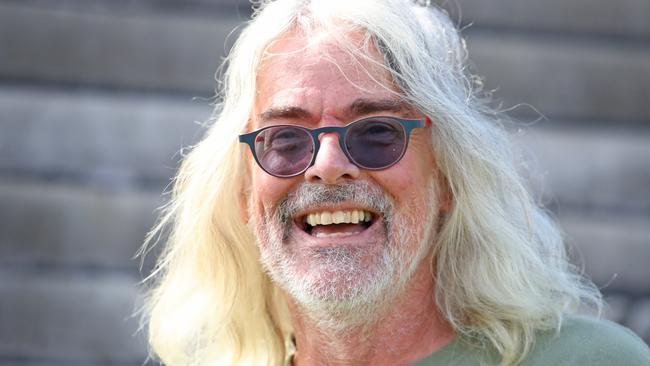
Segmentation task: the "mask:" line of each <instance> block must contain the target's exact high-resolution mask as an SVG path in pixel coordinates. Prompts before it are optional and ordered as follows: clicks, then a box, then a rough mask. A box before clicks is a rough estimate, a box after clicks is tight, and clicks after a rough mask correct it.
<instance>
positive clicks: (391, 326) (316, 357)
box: [289, 258, 454, 366]
mask: <svg viewBox="0 0 650 366" xmlns="http://www.w3.org/2000/svg"><path fill="white" fill-rule="evenodd" d="M429 259H430V258H425V260H423V261H422V263H421V264H420V265H419V267H418V268H417V270H416V271H415V273H414V274H413V276H412V278H411V279H410V280H409V281H408V283H407V284H406V286H405V288H404V289H403V291H402V292H401V294H400V295H399V296H397V297H396V298H395V299H394V300H393V301H392V302H391V303H390V304H388V306H385V307H384V308H383V309H380V310H378V311H377V312H373V311H372V310H371V309H365V311H367V313H368V323H366V324H364V325H360V326H358V325H357V326H351V327H345V326H338V327H330V326H327V321H325V322H323V314H319V315H318V316H314V315H313V314H311V313H310V312H309V310H308V309H304V308H301V307H300V305H298V304H296V303H295V302H293V301H291V300H289V309H290V312H291V315H292V322H293V326H294V334H295V337H296V347H297V352H296V354H295V356H294V360H293V364H294V366H302V365H403V364H409V363H412V362H414V361H417V360H419V359H421V358H424V357H426V356H427V355H429V354H431V353H433V352H435V351H437V350H438V349H440V348H442V347H444V346H445V345H446V344H447V343H449V342H450V341H451V340H452V339H453V337H454V333H453V330H452V328H451V326H450V325H449V324H448V323H447V322H446V321H444V319H443V318H442V317H441V316H440V313H439V311H438V308H437V306H436V303H435V300H434V296H433V289H434V281H433V276H432V275H431V272H430V268H429V263H430V261H429ZM373 315H374V316H373ZM335 321H336V320H332V322H335Z"/></svg>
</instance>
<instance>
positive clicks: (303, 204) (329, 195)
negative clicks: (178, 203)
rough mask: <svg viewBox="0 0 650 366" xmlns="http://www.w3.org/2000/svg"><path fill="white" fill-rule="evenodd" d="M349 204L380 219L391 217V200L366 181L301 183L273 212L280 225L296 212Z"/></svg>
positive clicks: (291, 217) (287, 221)
mask: <svg viewBox="0 0 650 366" xmlns="http://www.w3.org/2000/svg"><path fill="white" fill-rule="evenodd" d="M343 202H346V203H352V204H354V205H358V206H359V207H364V208H366V209H370V210H372V211H375V212H377V213H380V214H382V216H383V217H384V219H387V218H389V217H391V216H392V212H393V203H392V199H391V198H390V197H389V196H388V195H387V194H386V193H385V192H384V191H383V190H382V189H381V188H379V187H377V186H376V185H372V184H370V183H368V182H367V181H355V182H347V183H344V184H337V185H331V184H320V183H303V184H301V185H300V186H298V188H296V189H295V190H294V191H292V192H290V193H289V194H287V196H286V197H285V198H284V199H283V200H282V201H281V202H280V204H279V205H278V208H277V211H276V213H277V214H278V215H279V219H280V221H281V222H282V223H284V224H287V223H289V222H290V221H291V220H292V219H293V217H294V216H295V214H296V213H297V212H299V211H302V210H305V209H307V208H311V207H315V206H323V205H328V204H337V203H343Z"/></svg>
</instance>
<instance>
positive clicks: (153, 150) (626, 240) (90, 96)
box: [0, 0, 650, 365]
mask: <svg viewBox="0 0 650 366" xmlns="http://www.w3.org/2000/svg"><path fill="white" fill-rule="evenodd" d="M444 6H446V7H447V8H448V9H449V11H450V13H451V14H452V16H453V17H454V18H455V19H459V22H460V24H461V25H462V26H465V25H468V24H470V23H471V24H472V26H471V27H469V28H468V29H466V30H465V34H466V36H467V37H468V45H469V48H470V55H471V59H472V60H473V64H474V67H475V68H476V69H477V71H478V72H479V73H481V74H482V75H484V76H485V80H486V85H487V87H488V88H490V89H495V96H496V97H497V99H498V100H500V101H501V102H502V103H503V105H504V108H508V109H511V110H510V112H509V113H510V114H511V115H512V116H513V117H514V118H516V119H518V120H521V121H523V123H522V124H513V125H512V126H511V127H512V130H513V138H514V139H515V140H516V141H517V142H518V143H519V147H520V148H521V153H522V156H523V157H524V158H525V161H526V164H527V165H528V166H529V167H531V168H532V170H533V171H535V172H537V173H539V174H534V175H535V177H536V178H535V179H534V180H533V181H532V183H533V184H534V186H535V187H536V189H537V190H538V191H539V192H540V194H541V196H542V197H543V200H544V201H545V202H547V205H548V207H549V209H550V210H552V211H553V212H554V215H556V216H557V217H558V219H559V220H560V222H561V223H562V225H563V227H564V228H565V230H566V233H567V238H568V240H569V242H570V243H571V244H572V245H574V247H575V250H574V257H575V260H576V261H577V262H579V263H582V264H583V265H584V266H585V270H586V272H587V273H588V274H589V275H591V276H592V277H593V278H594V280H595V281H596V282H597V283H598V284H599V285H600V286H602V288H603V291H604V293H605V294H606V296H607V299H608V301H609V304H610V306H609V307H608V310H607V312H606V316H608V317H610V318H611V319H614V320H615V321H618V322H621V323H623V324H625V325H627V326H629V327H630V328H632V329H633V330H634V331H635V332H637V334H639V335H640V336H641V337H643V338H644V339H645V340H646V342H650V281H649V279H650V266H649V262H650V163H649V161H650V103H649V101H650V22H648V21H647V19H648V16H649V15H650V3H649V2H648V1H646V0H619V1H616V2H612V1H605V0H549V1H534V0H461V1H457V2H445V3H444ZM459 7H460V8H461V9H462V13H461V12H459ZM461 14H462V16H461ZM248 15H249V8H248V5H247V3H246V2H245V1H240V0H215V1H211V0H184V1H180V0H140V1H137V0H113V1H109V0H92V1H86V0H60V1H56V2H53V1H49V0H22V1H18V0H0V365H140V364H142V362H143V361H144V360H145V359H146V356H147V351H146V341H145V339H144V337H143V335H142V334H141V333H138V332H137V329H138V321H137V317H134V316H133V313H134V310H135V309H136V307H137V304H138V302H139V301H140V300H139V299H140V296H141V291H140V288H139V286H138V282H139V281H140V280H141V278H142V276H141V273H140V271H139V269H138V267H139V262H138V261H137V260H133V259H132V257H133V255H134V253H135V252H136V250H137V248H138V247H139V246H140V244H141V242H142V240H143V238H144V235H145V233H146V231H147V230H148V229H149V227H150V226H151V224H152V223H153V220H154V219H155V208H156V207H157V206H158V205H160V204H161V202H162V199H161V198H160V192H161V191H162V190H163V188H164V187H165V186H166V185H167V184H168V182H169V178H170V177H171V176H172V175H173V174H174V171H175V169H176V167H177V164H178V160H179V158H180V154H179V151H180V149H181V148H182V147H183V146H188V145H190V144H191V143H193V142H195V141H196V140H197V139H198V138H199V137H200V135H201V128H200V127H199V124H198V123H196V121H203V120H205V119H206V118H207V117H208V115H209V113H210V106H209V101H208V99H209V98H210V97H211V96H212V95H213V88H214V87H215V83H214V72H215V70H216V68H217V66H218V64H219V62H220V57H221V56H222V55H223V54H224V49H225V48H227V44H228V43H229V42H226V41H225V39H226V36H227V35H228V33H229V32H230V30H231V29H232V28H234V27H235V26H236V25H237V24H239V23H240V22H241V21H242V20H244V19H246V18H247V17H248ZM511 107H512V108H511ZM540 113H541V114H542V115H543V116H544V117H543V118H540ZM533 122H534V123H533ZM539 177H541V178H539ZM145 267H147V264H145Z"/></svg>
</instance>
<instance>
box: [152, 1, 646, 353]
mask: <svg viewBox="0 0 650 366" xmlns="http://www.w3.org/2000/svg"><path fill="white" fill-rule="evenodd" d="M464 62H465V54H464V48H463V45H462V40H461V39H460V38H459V36H458V33H457V31H456V30H455V29H454V27H453V26H452V25H451V23H450V21H449V20H448V19H447V17H446V16H445V15H444V14H443V13H442V12H441V11H439V10H437V9H435V8H433V7H430V6H423V5H418V4H415V3H413V2H410V1H407V0H383V1H377V0H357V1H339V0H328V1H318V0H312V1H307V0H278V1H275V2H270V3H265V4H263V5H262V6H261V8H260V9H258V11H257V12H256V14H255V16H254V19H253V21H252V22H251V23H250V24H249V25H248V26H247V27H246V28H245V29H243V31H242V34H241V36H240V38H239V40H238V41H237V43H236V44H235V46H234V48H233V50H232V52H231V54H230V57H229V59H228V69H227V72H226V74H225V83H224V90H223V95H222V103H221V104H220V107H219V108H218V110H217V112H216V113H215V120H216V121H215V123H214V124H213V126H212V127H211V128H210V130H209V132H208V133H207V135H206V137H205V139H204V140H203V141H202V142H201V143H199V144H198V145H197V146H196V147H195V148H194V149H193V151H192V152H191V153H190V154H189V155H188V156H187V157H186V159H185V161H184V162H183V166H182V168H181V170H180V172H179V174H178V176H177V179H176V181H175V186H174V196H173V199H172V201H171V202H170V204H169V205H168V206H167V211H166V213H165V214H164V215H163V217H162V220H161V222H160V224H159V225H158V226H157V227H156V228H155V230H154V234H152V236H150V240H151V238H152V237H153V235H155V233H160V232H161V231H163V230H165V228H167V227H169V228H170V232H169V239H168V242H167V246H166V248H165V251H164V253H163V255H162V257H161V259H160V261H159V265H158V267H157V271H156V272H154V276H157V277H158V282H156V285H155V287H154V288H153V289H152V292H151V297H150V299H149V302H148V304H149V306H148V308H147V314H148V317H149V333H150V342H151V345H152V348H153V351H154V353H155V355H156V356H157V357H158V358H159V359H160V360H161V361H162V362H163V363H165V364H168V365H231V364H232V365H283V364H293V365H410V364H420V365H448V364H456V365H478V364H481V363H483V364H504V365H511V364H525V365H547V364H548V365H551V364H552V365H560V364H566V365H574V364H585V365H610V364H625V365H648V364H650V352H649V351H648V349H647V347H646V346H645V345H644V344H643V342H642V341H640V340H639V339H638V338H636V337H635V336H633V335H632V334H631V333H630V332H629V331H627V330H625V329H623V328H621V327H618V326H616V325H614V324H611V323H607V322H602V321H598V320H595V319H592V318H587V317H578V316H574V315H571V314H572V313H573V312H575V311H576V309H577V307H578V306H592V307H594V308H598V306H599V305H600V297H599V294H598V291H597V290H596V289H595V288H594V287H593V286H592V285H591V284H590V283H589V282H588V281H585V280H583V279H582V278H581V277H580V276H578V275H577V274H576V273H575V272H573V270H572V268H571V267H570V266H569V265H568V263H567V261H566V258H565V251H564V247H563V243H562V240H561V237H560V235H559V233H558V230H557V229H556V228H555V226H554V225H553V224H552V223H551V221H550V220H549V219H548V217H546V215H545V214H544V212H543V211H542V210H541V209H540V208H538V207H537V206H535V204H534V202H533V200H532V199H531V196H530V194H529V193H528V191H527V190H526V189H525V188H524V187H523V184H522V181H521V178H520V177H519V176H518V175H517V173H516V171H515V169H514V167H513V165H512V162H511V160H512V159H511V155H510V152H509V149H508V144H507V139H506V138H505V136H504V133H503V132H502V131H501V130H500V129H499V128H498V127H497V126H496V125H495V123H493V121H491V120H490V119H489V118H488V117H486V114H485V113H483V112H485V111H486V108H485V107H484V106H481V105H480V104H479V102H478V99H477V98H475V96H474V91H473V87H474V85H473V84H472V83H471V82H470V80H472V79H471V77H470V76H469V75H467V74H466V67H465V63H464Z"/></svg>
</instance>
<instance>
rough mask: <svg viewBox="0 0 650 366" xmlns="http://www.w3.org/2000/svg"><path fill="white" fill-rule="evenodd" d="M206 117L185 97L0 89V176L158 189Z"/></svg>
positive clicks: (205, 110) (201, 105)
mask: <svg viewBox="0 0 650 366" xmlns="http://www.w3.org/2000/svg"><path fill="white" fill-rule="evenodd" d="M35 104H37V106H36V105H35ZM210 112H211V106H209V103H208V101H205V100H201V101H199V100H197V101H192V99H191V98H189V97H165V96H157V97H156V96H146V95H137V94H128V93H127V94H111V93H103V94H102V93H87V92H86V93H84V92H58V91H51V90H50V91H47V90H46V91H43V90H39V89H32V88H0V115H2V130H3V132H2V134H0V171H5V173H4V175H6V174H11V172H15V173H16V174H23V173H27V174H36V175H42V176H44V177H45V178H50V179H54V178H64V179H65V178H66V177H70V178H72V179H75V180H77V181H82V182H84V181H86V182H89V183H102V184H103V185H104V186H107V187H113V188H118V187H119V186H121V185H122V186H124V185H125V186H127V187H128V186H133V185H136V186H137V185H143V184H144V185H147V184H148V183H153V184H154V186H155V189H156V190H157V191H159V190H161V187H164V185H165V184H166V182H167V180H168V179H169V178H170V177H171V176H172V175H173V174H174V173H175V171H176V168H177V165H178V161H179V160H180V158H181V154H180V151H181V149H182V148H183V147H187V146H189V145H191V144H193V143H195V142H196V141H197V140H198V139H199V138H200V137H201V134H202V130H201V128H200V123H199V122H197V121H201V122H204V121H206V120H207V119H208V118H209V116H210Z"/></svg>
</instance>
